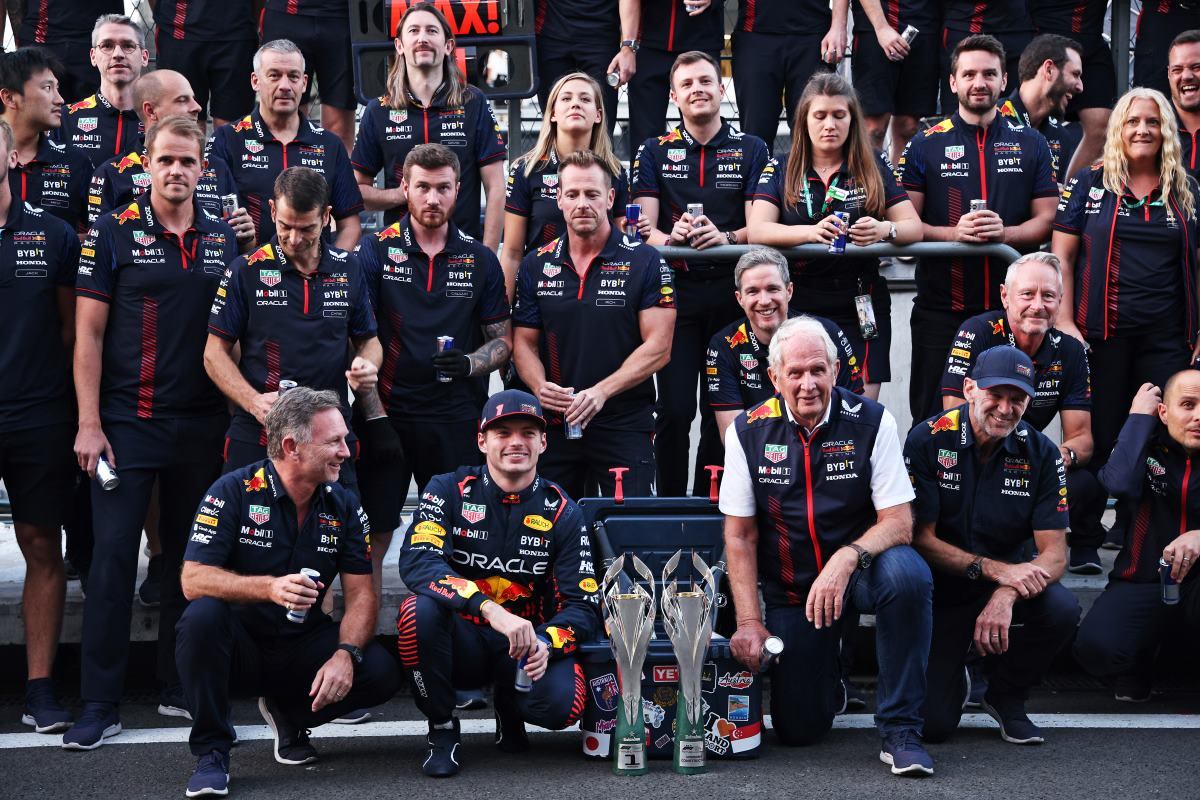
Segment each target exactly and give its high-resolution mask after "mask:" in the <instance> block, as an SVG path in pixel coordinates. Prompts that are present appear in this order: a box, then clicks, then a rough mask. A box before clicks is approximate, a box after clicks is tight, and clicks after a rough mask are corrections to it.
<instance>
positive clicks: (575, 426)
mask: <svg viewBox="0 0 1200 800" xmlns="http://www.w3.org/2000/svg"><path fill="white" fill-rule="evenodd" d="M571 396H572V397H574V396H575V393H574V392H571ZM563 433H565V434H566V436H567V438H568V439H582V438H583V426H582V425H580V424H579V423H578V422H575V423H571V422H567V415H566V414H563Z"/></svg>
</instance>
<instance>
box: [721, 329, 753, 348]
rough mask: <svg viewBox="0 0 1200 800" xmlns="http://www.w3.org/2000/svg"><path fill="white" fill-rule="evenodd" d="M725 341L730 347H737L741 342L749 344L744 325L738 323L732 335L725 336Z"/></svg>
mask: <svg viewBox="0 0 1200 800" xmlns="http://www.w3.org/2000/svg"><path fill="white" fill-rule="evenodd" d="M725 342H726V343H727V344H728V345H729V346H730V347H737V346H738V345H741V344H749V342H750V337H749V336H747V335H746V326H745V325H738V329H737V330H736V331H734V332H733V336H726V337H725Z"/></svg>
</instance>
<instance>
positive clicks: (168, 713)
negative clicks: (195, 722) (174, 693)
mask: <svg viewBox="0 0 1200 800" xmlns="http://www.w3.org/2000/svg"><path fill="white" fill-rule="evenodd" d="M158 713H159V714H160V715H162V716H164V717H179V718H180V719H186V720H187V721H188V722H191V721H192V714H191V712H190V711H188V710H187V709H186V708H180V707H179V706H169V705H167V704H166V703H159V704H158Z"/></svg>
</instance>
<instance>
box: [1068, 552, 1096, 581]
mask: <svg viewBox="0 0 1200 800" xmlns="http://www.w3.org/2000/svg"><path fill="white" fill-rule="evenodd" d="M1067 570H1068V571H1070V572H1073V573H1075V574H1076V575H1099V574H1100V573H1102V572H1104V566H1103V565H1102V564H1101V563H1100V551H1099V550H1097V549H1096V548H1094V547H1072V548H1071V563H1070V565H1069V566H1068V567H1067Z"/></svg>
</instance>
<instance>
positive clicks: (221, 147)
mask: <svg viewBox="0 0 1200 800" xmlns="http://www.w3.org/2000/svg"><path fill="white" fill-rule="evenodd" d="M232 135H233V123H232V122H230V123H226V124H225V125H222V126H221V127H219V128H217V130H216V132H215V133H213V138H212V146H211V147H209V149H208V157H209V159H216V158H219V159H220V160H222V161H224V162H225V166H227V167H230V171H231V172H232V171H233V168H232V166H231V165H233V164H236V163H238V162H237V161H236V160H234V158H233V152H232V143H231V142H230V140H229V139H230V137H231V136H232Z"/></svg>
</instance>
